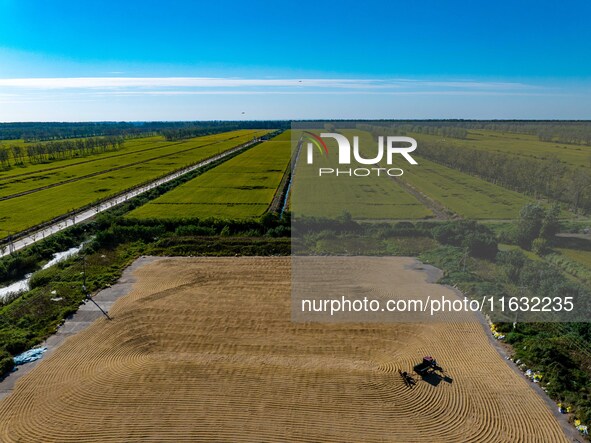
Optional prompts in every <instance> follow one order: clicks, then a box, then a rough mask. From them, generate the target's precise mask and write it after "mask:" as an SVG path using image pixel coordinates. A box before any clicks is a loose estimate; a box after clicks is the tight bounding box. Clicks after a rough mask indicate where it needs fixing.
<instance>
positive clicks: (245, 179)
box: [128, 132, 291, 219]
mask: <svg viewBox="0 0 591 443" xmlns="http://www.w3.org/2000/svg"><path fill="white" fill-rule="evenodd" d="M290 157H291V142H290V138H289V132H285V133H283V134H281V135H279V136H277V137H275V138H273V139H271V140H269V141H266V142H263V143H262V144H260V145H258V146H255V147H254V148H251V149H249V150H248V151H246V152H244V153H242V154H240V155H238V156H236V157H234V158H232V159H230V160H228V161H226V162H224V163H222V164H221V165H219V166H217V167H215V168H213V169H210V170H209V171H207V172H206V173H204V174H202V175H200V176H198V177H196V178H194V179H193V180H191V181H189V182H187V183H185V184H183V185H181V186H179V187H178V188H175V189H173V190H172V191H170V192H168V193H166V194H164V195H163V196H161V197H159V198H157V199H155V200H153V201H151V202H149V203H148V204H146V205H144V206H142V207H140V208H137V209H136V210H134V211H132V212H131V213H130V214H129V215H128V216H129V217H131V218H169V219H174V218H209V217H216V218H236V219H245V218H252V217H259V216H261V215H263V214H264V213H265V212H266V210H267V208H268V207H269V205H270V204H271V202H272V200H273V196H274V195H275V192H276V190H277V187H278V186H279V183H280V182H281V178H282V177H283V174H284V173H285V170H286V168H287V167H288V166H289V161H290Z"/></svg>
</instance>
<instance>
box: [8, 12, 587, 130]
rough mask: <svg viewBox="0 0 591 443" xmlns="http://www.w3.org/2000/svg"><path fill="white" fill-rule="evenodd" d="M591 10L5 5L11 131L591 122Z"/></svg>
mask: <svg viewBox="0 0 591 443" xmlns="http://www.w3.org/2000/svg"><path fill="white" fill-rule="evenodd" d="M590 16H591V3H589V2H587V1H573V2H549V1H536V2H534V1H507V2H504V1H500V2H499V1H497V2H486V3H485V2H474V1H471V2H468V1H466V2H461V1H453V2H452V1H448V2H445V1H413V2H411V1H404V2H400V1H364V2H342V1H340V2H332V1H327V2H321V1H314V2H312V1H298V2H278V1H244V2H238V1H213V2H209V1H208V2H201V1H185V0H169V1H167V2H164V1H153V0H144V1H125V2H123V1H117V2H116V1H111V0H103V1H94V0H89V1H79V0H78V1H70V0H68V1H65V0H55V1H47V0H0V18H1V20H0V121H25V120H26V121H30V120H42V121H51V120H60V121H77V120H185V119H191V120H193V119H207V120H210V119H291V118H293V119H302V118H367V119H372V118H567V119H589V118H591V57H589V54H590V53H591V26H590V25H589V17H590Z"/></svg>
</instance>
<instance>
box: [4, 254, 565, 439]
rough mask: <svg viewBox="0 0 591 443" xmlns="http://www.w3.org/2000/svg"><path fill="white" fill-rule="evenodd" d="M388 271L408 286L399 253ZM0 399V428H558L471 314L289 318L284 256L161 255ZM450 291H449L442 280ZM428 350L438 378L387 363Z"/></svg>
mask: <svg viewBox="0 0 591 443" xmlns="http://www.w3.org/2000/svg"><path fill="white" fill-rule="evenodd" d="M389 260H391V266H392V270H393V272H392V278H393V279H395V280H397V281H398V283H400V284H412V285H424V290H425V291H429V290H430V288H431V286H430V285H431V284H430V283H427V281H426V275H425V273H423V272H421V271H418V270H411V269H409V265H410V264H411V263H412V259H406V258H391V259H389ZM134 276H135V279H136V281H135V284H134V285H133V287H132V289H131V291H130V293H129V294H128V295H126V296H123V297H122V298H120V299H119V300H118V301H117V302H116V303H115V305H114V306H113V307H112V309H111V310H110V314H112V316H113V320H112V321H108V320H106V319H105V318H100V319H98V320H97V321H95V322H94V323H93V324H92V325H91V326H90V327H88V328H87V329H85V330H83V331H81V332H79V333H77V334H76V335H73V336H71V337H70V338H68V339H67V340H66V341H65V342H64V343H63V344H62V345H61V346H60V347H59V348H58V349H56V350H55V352H52V353H51V354H50V355H48V356H47V357H46V358H44V359H43V360H42V362H41V363H40V364H39V365H38V366H37V367H35V368H34V369H33V370H32V371H31V372H30V373H28V374H26V375H25V376H24V377H22V378H21V379H20V380H19V381H18V382H17V384H16V388H15V390H14V391H13V392H12V394H10V395H8V396H7V397H6V398H5V399H4V400H2V401H1V402H0V441H2V442H40V441H42V442H63V443H67V442H81V441H84V442H106V441H109V442H130V441H147V442H185V441H206V442H212V441H220V442H228V441H251V442H260V441H298V442H300V441H309V442H316V441H334V442H341V441H357V442H358V441H380V442H383V441H393V442H409V443H410V442H425V441H431V442H468V441H472V442H483V441H487V442H489V441H498V442H501V441H506V442H516V441H519V442H536V441H552V442H560V441H565V442H566V441H568V440H567V439H566V437H565V436H564V434H563V432H562V429H561V427H560V425H559V423H558V421H557V420H556V419H555V418H554V416H553V414H552V412H551V411H550V410H549V408H548V406H547V405H546V404H545V402H544V400H543V399H542V398H540V397H539V396H538V395H537V394H536V393H535V392H534V390H533V389H532V388H531V386H530V385H529V382H528V381H527V380H525V379H524V378H523V377H522V376H520V375H519V374H517V373H516V372H515V371H513V370H512V369H511V368H510V367H509V366H508V365H507V362H506V361H504V360H503V358H502V357H501V356H500V355H499V354H498V352H497V351H496V350H495V348H494V347H493V346H492V345H491V343H490V341H489V338H488V337H487V334H486V333H485V331H484V330H483V328H482V326H481V324H480V323H478V322H477V321H476V320H475V321H474V322H470V323H440V324H435V323H433V324H427V325H422V324H416V323H408V324H369V325H367V324H366V325H363V324H353V325H351V324H330V325H326V324H300V323H292V322H291V318H290V312H291V307H290V261H289V258H271V257H266V258H263V257H257V258H165V259H156V260H153V261H151V262H149V263H147V264H146V265H144V266H142V267H139V268H138V269H136V270H135V271H134ZM450 292H451V291H450ZM427 354H432V355H434V356H436V357H437V360H438V361H439V362H440V364H442V366H444V367H445V369H446V375H448V377H447V379H446V380H438V381H437V382H432V383H429V382H426V381H423V380H421V379H420V378H418V377H417V384H416V386H414V387H413V388H409V387H407V386H406V385H405V384H404V381H403V380H402V378H401V377H400V375H399V373H398V370H399V369H401V370H409V369H411V368H412V367H413V365H414V364H415V363H417V362H419V361H420V360H421V358H422V356H423V355H427Z"/></svg>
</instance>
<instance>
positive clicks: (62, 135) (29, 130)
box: [0, 120, 290, 142]
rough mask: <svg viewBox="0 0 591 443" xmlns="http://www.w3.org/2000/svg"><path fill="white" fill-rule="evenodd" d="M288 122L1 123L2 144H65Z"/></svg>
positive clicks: (285, 124)
mask: <svg viewBox="0 0 591 443" xmlns="http://www.w3.org/2000/svg"><path fill="white" fill-rule="evenodd" d="M289 126H290V122H288V121H276V120H266V121H262V120H259V121H181V122H158V121H155V122H77V123H65V122H30V123H0V140H17V139H23V140H25V142H39V141H49V140H63V139H68V138H85V137H101V136H121V137H125V138H131V137H139V136H149V135H154V134H161V133H162V132H163V131H168V130H178V129H185V128H199V129H209V130H210V131H213V132H219V131H231V130H233V129H268V128H278V129H288V128H289Z"/></svg>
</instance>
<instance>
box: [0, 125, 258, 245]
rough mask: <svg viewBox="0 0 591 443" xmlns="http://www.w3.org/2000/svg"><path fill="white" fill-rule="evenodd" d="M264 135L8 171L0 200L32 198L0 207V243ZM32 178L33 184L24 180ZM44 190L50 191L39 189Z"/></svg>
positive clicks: (142, 146) (157, 142) (137, 147)
mask: <svg viewBox="0 0 591 443" xmlns="http://www.w3.org/2000/svg"><path fill="white" fill-rule="evenodd" d="M268 132H269V131H266V130H258V131H252V130H241V131H232V132H228V133H223V134H216V135H213V136H206V137H198V138H194V139H188V140H184V141H181V142H175V143H170V142H163V139H162V138H160V137H152V138H150V140H139V141H138V143H133V144H131V143H130V145H131V146H129V147H125V148H124V149H122V150H121V151H116V152H111V153H107V154H111V155H105V154H103V155H100V156H97V157H96V158H95V157H94V156H93V157H88V158H85V159H83V160H80V159H78V160H74V161H72V160H65V161H60V162H53V163H49V164H45V165H33V166H30V167H27V168H24V169H19V168H13V169H11V170H9V171H7V172H5V173H4V174H3V175H2V176H0V186H1V187H2V190H1V192H2V196H6V197H10V196H11V195H14V193H15V192H23V191H32V192H31V193H29V194H26V195H21V196H14V197H12V198H8V199H5V200H2V201H0V238H2V237H6V236H7V235H9V234H10V233H11V232H19V231H22V230H24V229H27V228H29V227H32V226H35V225H37V224H39V223H42V222H44V221H48V220H51V219H53V218H55V217H58V216H60V215H62V214H64V213H67V212H68V211H71V210H74V209H77V208H80V207H83V206H85V205H88V204H91V203H93V202H96V201H98V200H102V199H105V198H107V197H110V196H113V195H116V194H118V193H120V192H122V191H124V190H126V189H128V188H131V187H134V186H137V185H141V184H143V183H147V182H150V181H152V180H154V179H156V178H158V177H161V176H163V175H166V174H168V173H170V172H173V171H175V170H177V169H181V168H183V167H186V166H189V165H191V164H194V163H198V162H200V161H202V160H205V159H207V158H209V157H211V156H213V155H216V154H218V153H220V152H224V151H226V150H228V149H231V148H233V147H235V146H238V145H240V144H242V143H245V142H247V141H249V140H251V139H252V138H254V137H259V136H262V135H264V134H266V133H268ZM134 141H135V140H134ZM34 166H36V167H38V168H36V169H37V171H36V172H35V173H34V174H30V175H24V176H23V175H18V172H19V171H20V173H21V174H23V173H27V174H28V173H29V172H30V171H29V169H30V168H33V167H34ZM43 168H45V170H43ZM56 168H57V169H56ZM90 174H92V175H91V176H89V175H90ZM32 176H34V177H37V180H29V178H30V177H32ZM48 184H49V185H55V186H53V187H49V188H47V189H43V188H42V186H46V185H48Z"/></svg>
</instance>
